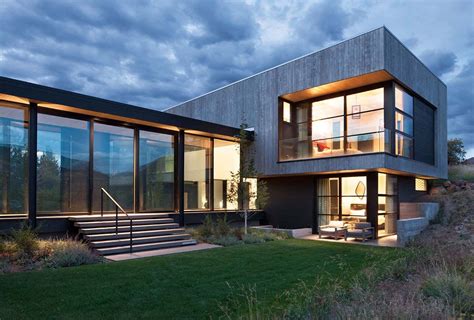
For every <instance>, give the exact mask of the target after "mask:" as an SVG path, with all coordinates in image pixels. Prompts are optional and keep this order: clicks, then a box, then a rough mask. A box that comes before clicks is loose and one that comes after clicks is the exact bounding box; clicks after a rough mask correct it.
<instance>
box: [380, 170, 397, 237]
mask: <svg viewBox="0 0 474 320" xmlns="http://www.w3.org/2000/svg"><path fill="white" fill-rule="evenodd" d="M378 194H379V196H378V212H377V230H378V236H384V235H390V234H395V233H396V232H397V219H398V180H397V177H396V176H393V175H389V174H385V173H379V174H378Z"/></svg>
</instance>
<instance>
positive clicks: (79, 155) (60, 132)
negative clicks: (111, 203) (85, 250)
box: [36, 114, 89, 213]
mask: <svg viewBox="0 0 474 320" xmlns="http://www.w3.org/2000/svg"><path fill="white" fill-rule="evenodd" d="M37 139H38V140H37V141H38V142H37V143H38V149H37V157H38V163H37V187H36V197H37V210H38V212H39V213H40V212H47V213H53V212H64V213H70V212H88V210H89V208H88V203H89V199H88V191H89V122H88V121H84V120H76V119H71V118H64V117H58V116H52V115H47V114H38V138H37Z"/></svg>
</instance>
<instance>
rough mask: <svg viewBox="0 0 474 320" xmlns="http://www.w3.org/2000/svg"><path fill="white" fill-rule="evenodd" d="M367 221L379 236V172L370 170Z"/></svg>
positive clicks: (375, 235)
mask: <svg viewBox="0 0 474 320" xmlns="http://www.w3.org/2000/svg"><path fill="white" fill-rule="evenodd" d="M366 187H367V221H368V222H370V223H371V225H372V227H373V228H374V229H373V230H374V237H375V238H377V237H378V221H377V220H378V217H377V215H378V210H379V209H378V208H379V198H378V172H369V173H368V174H367V186H366Z"/></svg>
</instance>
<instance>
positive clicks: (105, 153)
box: [93, 123, 133, 211]
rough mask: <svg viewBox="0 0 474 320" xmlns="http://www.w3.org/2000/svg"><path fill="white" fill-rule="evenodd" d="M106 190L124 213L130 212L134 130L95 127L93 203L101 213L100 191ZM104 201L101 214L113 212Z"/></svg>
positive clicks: (109, 126)
mask: <svg viewBox="0 0 474 320" xmlns="http://www.w3.org/2000/svg"><path fill="white" fill-rule="evenodd" d="M101 188H105V189H106V190H107V191H108V192H109V193H110V194H111V195H112V196H113V197H114V198H115V199H116V200H117V201H118V203H120V205H121V206H122V207H123V208H124V209H125V210H131V209H133V129H130V128H125V127H118V126H111V125H106V124H102V123H95V124H94V201H93V206H94V210H95V211H99V210H100V189H101ZM114 208H115V207H114V206H113V204H112V203H111V202H110V201H105V200H104V210H113V209H114Z"/></svg>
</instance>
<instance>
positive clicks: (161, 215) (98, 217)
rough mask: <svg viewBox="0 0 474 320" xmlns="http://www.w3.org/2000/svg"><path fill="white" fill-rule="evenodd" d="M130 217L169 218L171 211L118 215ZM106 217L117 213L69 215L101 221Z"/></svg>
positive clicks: (75, 217)
mask: <svg viewBox="0 0 474 320" xmlns="http://www.w3.org/2000/svg"><path fill="white" fill-rule="evenodd" d="M128 217H132V218H134V219H146V218H167V217H169V213H159V212H158V213H128V215H125V214H119V215H118V218H119V219H128ZM104 219H115V214H104V215H103V216H101V215H100V214H91V215H79V216H71V217H69V220H72V221H100V220H104Z"/></svg>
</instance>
